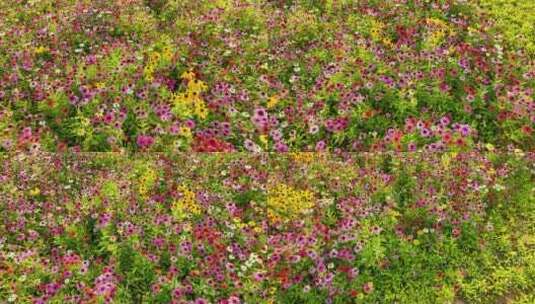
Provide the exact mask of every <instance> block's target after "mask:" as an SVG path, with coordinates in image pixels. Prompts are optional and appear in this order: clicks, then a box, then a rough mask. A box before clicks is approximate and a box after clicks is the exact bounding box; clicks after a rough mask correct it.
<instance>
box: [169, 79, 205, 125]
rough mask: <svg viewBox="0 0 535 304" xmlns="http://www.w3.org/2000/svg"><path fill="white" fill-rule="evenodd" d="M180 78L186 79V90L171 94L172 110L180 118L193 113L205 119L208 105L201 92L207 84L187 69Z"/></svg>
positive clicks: (187, 116)
mask: <svg viewBox="0 0 535 304" xmlns="http://www.w3.org/2000/svg"><path fill="white" fill-rule="evenodd" d="M181 77H182V78H184V79H186V80H188V86H187V89H186V92H184V93H178V94H174V95H173V96H172V102H173V105H174V106H173V112H174V113H175V114H177V115H178V116H179V117H180V118H189V117H191V116H193V115H195V116H197V117H198V118H199V119H206V117H207V116H208V107H207V106H206V103H205V101H204V100H203V99H202V97H201V93H202V92H205V91H206V90H207V89H208V86H207V85H206V84H205V83H204V82H203V81H200V80H198V79H196V78H195V73H194V72H193V71H191V70H188V71H186V72H184V73H182V76H181Z"/></svg>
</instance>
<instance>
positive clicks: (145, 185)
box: [138, 168, 157, 199]
mask: <svg viewBox="0 0 535 304" xmlns="http://www.w3.org/2000/svg"><path fill="white" fill-rule="evenodd" d="M156 178H157V175H156V172H155V171H154V170H153V169H151V168H147V169H146V170H145V172H144V173H143V175H141V178H140V179H139V184H138V185H139V186H138V191H139V194H140V195H141V197H142V198H144V199H147V198H148V194H149V191H150V189H151V188H152V186H153V185H154V183H155V182H156Z"/></svg>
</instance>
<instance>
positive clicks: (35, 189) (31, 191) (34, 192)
mask: <svg viewBox="0 0 535 304" xmlns="http://www.w3.org/2000/svg"><path fill="white" fill-rule="evenodd" d="M39 194H41V189H39V188H37V187H35V188H34V189H33V190H30V195H31V196H38V195H39Z"/></svg>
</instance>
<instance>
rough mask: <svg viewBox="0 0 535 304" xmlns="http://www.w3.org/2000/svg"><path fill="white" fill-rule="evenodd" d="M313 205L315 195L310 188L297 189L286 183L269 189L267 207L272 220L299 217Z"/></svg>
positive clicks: (278, 220) (286, 219)
mask: <svg viewBox="0 0 535 304" xmlns="http://www.w3.org/2000/svg"><path fill="white" fill-rule="evenodd" d="M313 206H314V196H313V194H312V192H310V191H308V190H303V191H301V190H296V189H293V188H292V187H290V186H288V185H285V184H278V185H275V186H274V187H271V188H269V189H268V196H267V207H268V218H269V220H270V221H271V222H280V221H288V220H293V219H297V218H299V216H300V215H301V214H303V213H304V212H305V211H308V210H310V209H311V208H312V207H313Z"/></svg>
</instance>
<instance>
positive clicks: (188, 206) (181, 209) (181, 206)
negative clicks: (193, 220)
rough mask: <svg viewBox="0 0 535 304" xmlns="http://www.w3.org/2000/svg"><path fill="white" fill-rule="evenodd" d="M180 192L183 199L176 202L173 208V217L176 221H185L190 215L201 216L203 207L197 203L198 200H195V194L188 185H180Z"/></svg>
mask: <svg viewBox="0 0 535 304" xmlns="http://www.w3.org/2000/svg"><path fill="white" fill-rule="evenodd" d="M178 191H179V192H180V193H182V198H181V199H179V200H177V201H175V202H174V204H173V206H172V207H171V211H172V212H173V216H174V217H175V218H176V219H184V218H186V217H188V215H190V214H193V215H199V214H201V207H200V206H199V204H198V203H197V200H196V198H195V192H194V191H192V190H191V189H190V188H188V186H186V185H180V186H179V187H178Z"/></svg>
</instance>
